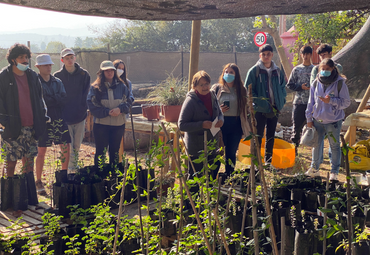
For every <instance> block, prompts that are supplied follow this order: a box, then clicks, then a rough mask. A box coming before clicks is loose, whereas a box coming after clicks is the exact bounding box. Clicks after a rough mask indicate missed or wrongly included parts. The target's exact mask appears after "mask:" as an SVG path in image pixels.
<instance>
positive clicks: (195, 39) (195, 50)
mask: <svg viewBox="0 0 370 255" xmlns="http://www.w3.org/2000/svg"><path fill="white" fill-rule="evenodd" d="M201 22H202V21H201V20H193V22H192V25H191V45H190V60H189V86H188V90H190V89H191V82H192V81H193V76H194V74H195V73H196V72H198V66H199V48H200V28H201Z"/></svg>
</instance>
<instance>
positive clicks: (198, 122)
mask: <svg viewBox="0 0 370 255" xmlns="http://www.w3.org/2000/svg"><path fill="white" fill-rule="evenodd" d="M210 83H211V77H210V76H209V74H208V73H206V72H205V71H203V70H202V71H199V72H197V73H196V74H194V76H193V80H192V89H191V90H190V91H189V92H188V94H187V95H186V98H185V101H184V103H183V105H182V107H181V112H180V116H179V120H178V125H179V128H180V130H181V131H183V132H185V139H184V141H185V146H186V148H187V150H188V152H189V154H190V158H189V175H190V178H191V179H192V178H193V177H194V175H195V174H200V175H202V173H201V171H202V168H203V163H195V162H193V165H194V168H193V167H192V165H191V164H190V160H191V161H194V160H195V159H197V158H198V157H199V155H200V151H201V150H204V131H207V141H216V142H218V139H219V132H218V133H217V134H216V135H215V136H213V135H212V133H211V131H210V129H211V127H212V122H213V121H214V120H215V119H216V118H218V121H217V123H216V124H215V127H219V128H220V127H222V125H223V123H224V115H223V114H222V111H221V108H220V105H219V104H218V101H217V98H216V95H215V94H214V93H213V92H212V91H210V88H211V84H210ZM215 157H216V155H215V153H211V155H210V156H209V157H208V162H209V164H213V160H214V158H215ZM216 164H217V167H216V169H214V170H213V171H212V172H211V175H212V177H213V179H215V178H216V176H217V173H218V170H219V167H220V164H219V162H217V163H216Z"/></svg>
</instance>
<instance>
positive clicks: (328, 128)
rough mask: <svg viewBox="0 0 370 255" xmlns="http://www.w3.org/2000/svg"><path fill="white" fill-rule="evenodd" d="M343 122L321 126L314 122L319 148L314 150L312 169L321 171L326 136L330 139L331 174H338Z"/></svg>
mask: <svg viewBox="0 0 370 255" xmlns="http://www.w3.org/2000/svg"><path fill="white" fill-rule="evenodd" d="M342 122H343V121H342V120H340V121H338V122H333V123H329V124H321V123H320V122H318V121H316V120H315V119H314V120H313V125H314V126H315V128H316V131H317V134H318V147H314V148H312V162H311V167H312V168H313V169H316V170H319V167H320V165H321V163H322V162H323V160H324V156H323V153H324V139H325V136H327V138H328V139H329V144H330V148H329V159H330V165H331V173H335V174H338V173H339V167H340V159H341V156H342V153H341V149H340V130H341V128H342Z"/></svg>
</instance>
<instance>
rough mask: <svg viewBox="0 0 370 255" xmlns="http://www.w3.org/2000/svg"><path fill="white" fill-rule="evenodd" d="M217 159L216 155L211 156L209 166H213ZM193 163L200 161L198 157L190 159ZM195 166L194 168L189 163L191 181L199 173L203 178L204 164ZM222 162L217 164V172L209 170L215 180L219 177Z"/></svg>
mask: <svg viewBox="0 0 370 255" xmlns="http://www.w3.org/2000/svg"><path fill="white" fill-rule="evenodd" d="M215 158H216V155H209V156H208V164H209V165H212V164H213V160H214V159H215ZM190 159H191V161H193V160H194V159H198V157H190ZM193 165H194V168H195V169H193V167H192V166H191V163H190V161H189V164H188V169H189V175H190V179H193V178H194V173H197V174H198V176H199V177H200V176H203V172H201V171H202V168H203V166H204V164H203V162H202V163H194V162H193ZM220 165H221V163H220V161H217V162H216V166H217V167H216V169H215V170H211V169H210V170H209V171H210V176H212V178H213V180H215V179H216V177H217V173H218V170H220Z"/></svg>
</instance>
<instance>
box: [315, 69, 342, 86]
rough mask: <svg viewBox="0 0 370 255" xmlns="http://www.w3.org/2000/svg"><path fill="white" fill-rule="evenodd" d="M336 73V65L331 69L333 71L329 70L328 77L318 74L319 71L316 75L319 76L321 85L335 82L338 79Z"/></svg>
mask: <svg viewBox="0 0 370 255" xmlns="http://www.w3.org/2000/svg"><path fill="white" fill-rule="evenodd" d="M338 75H339V74H338V71H337V68H336V67H335V68H334V69H333V71H331V74H330V76H328V77H325V76H322V75H320V73H318V74H317V76H318V78H319V82H320V83H321V84H323V85H330V84H332V83H333V82H335V81H336V80H337V79H338Z"/></svg>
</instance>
